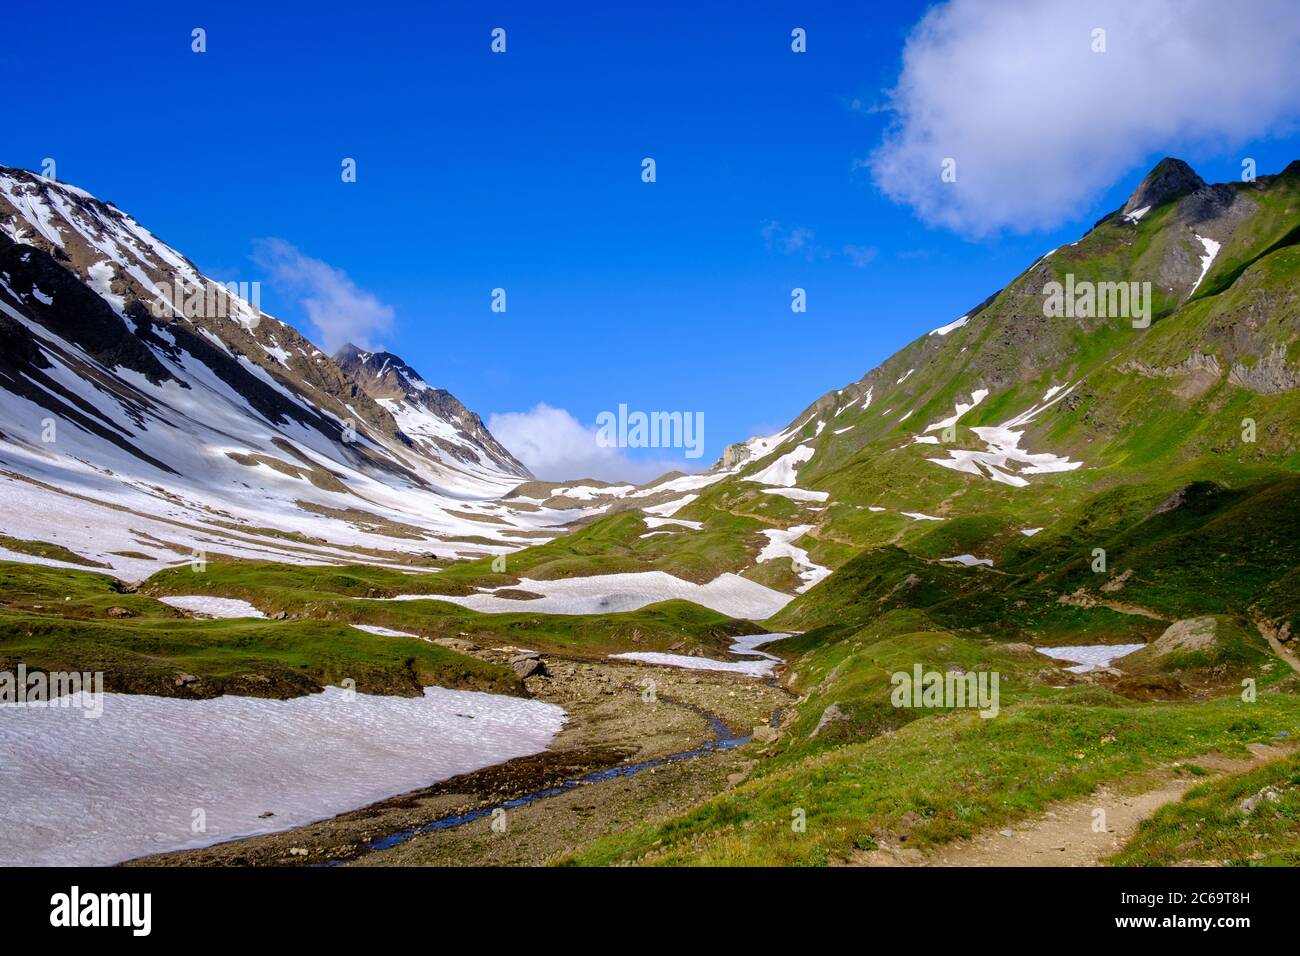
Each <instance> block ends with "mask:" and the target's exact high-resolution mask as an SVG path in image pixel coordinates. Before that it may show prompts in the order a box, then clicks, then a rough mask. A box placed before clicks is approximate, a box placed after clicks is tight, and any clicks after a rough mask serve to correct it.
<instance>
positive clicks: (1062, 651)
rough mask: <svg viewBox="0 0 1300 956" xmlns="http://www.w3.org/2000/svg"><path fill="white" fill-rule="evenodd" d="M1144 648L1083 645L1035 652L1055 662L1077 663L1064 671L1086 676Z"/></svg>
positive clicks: (1138, 645)
mask: <svg viewBox="0 0 1300 956" xmlns="http://www.w3.org/2000/svg"><path fill="white" fill-rule="evenodd" d="M1144 647H1146V645H1145V644H1084V645H1079V646H1072V647H1038V648H1035V650H1037V651H1038V653H1040V654H1046V655H1047V656H1048V657H1054V658H1056V659H1057V660H1062V661H1077V662H1078V663H1077V664H1076V665H1075V666H1074V667H1067V668H1066V670H1067V671H1070V672H1071V673H1074V674H1086V673H1087V672H1088V671H1090V670H1093V669H1094V668H1097V667H1109V666H1110V662H1111V661H1113V660H1118V659H1119V658H1121V657H1124V656H1125V655H1127V654H1132V653H1133V652H1134V651H1136V650H1141V649H1142V648H1144Z"/></svg>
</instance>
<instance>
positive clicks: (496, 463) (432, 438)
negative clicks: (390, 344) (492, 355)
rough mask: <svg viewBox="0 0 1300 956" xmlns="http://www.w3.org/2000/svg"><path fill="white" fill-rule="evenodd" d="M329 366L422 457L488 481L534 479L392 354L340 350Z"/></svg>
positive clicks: (449, 397) (472, 418)
mask: <svg viewBox="0 0 1300 956" xmlns="http://www.w3.org/2000/svg"><path fill="white" fill-rule="evenodd" d="M334 361H336V362H338V364H339V368H341V369H342V370H343V373H344V374H345V375H347V376H348V377H349V378H350V379H352V380H353V381H355V382H357V383H358V384H359V385H360V386H361V387H362V388H363V389H364V390H365V392H366V394H367V395H369V396H370V397H371V398H372V399H374V400H375V401H376V402H377V403H378V404H379V405H380V406H382V407H383V408H384V409H386V410H387V411H388V412H389V414H391V415H392V416H393V419H394V420H395V421H396V422H397V425H398V427H399V428H400V429H401V430H402V433H403V434H405V435H406V436H408V437H409V438H410V439H411V440H412V441H414V442H415V443H416V445H417V446H418V447H419V448H420V451H421V452H423V453H424V454H425V455H426V456H427V457H429V458H431V459H433V460H435V461H440V462H443V463H445V464H446V465H448V466H450V467H452V468H459V469H462V470H465V471H469V472H471V473H475V474H477V473H479V472H485V474H484V479H485V480H487V481H494V482H495V481H499V480H500V476H501V475H502V474H505V475H507V476H510V477H513V478H519V479H522V480H528V479H531V478H532V477H533V476H532V474H531V473H530V472H529V471H528V469H527V468H525V467H524V466H523V465H522V464H520V462H519V461H518V460H517V459H516V458H515V456H514V455H512V454H510V452H509V451H508V450H506V448H505V446H504V445H502V444H501V443H500V442H498V441H497V440H496V438H494V437H493V435H492V433H491V432H490V431H488V430H487V426H486V425H484V424H483V419H481V418H479V417H478V415H476V414H475V413H474V412H471V411H470V410H469V409H468V408H466V407H465V406H464V405H462V404H461V403H460V401H459V400H457V398H456V396H455V395H453V394H451V392H449V391H447V390H446V389H442V388H434V387H433V386H431V385H429V383H428V382H426V381H425V380H424V379H423V378H421V377H420V374H419V373H418V372H416V371H415V369H413V368H411V367H410V366H409V365H407V364H406V363H405V362H403V361H402V360H401V359H400V358H398V357H397V356H396V355H394V354H393V353H392V352H363V351H362V350H361V349H359V348H357V347H356V346H355V345H345V346H344V347H343V348H342V349H340V350H339V351H338V352H337V353H335V355H334Z"/></svg>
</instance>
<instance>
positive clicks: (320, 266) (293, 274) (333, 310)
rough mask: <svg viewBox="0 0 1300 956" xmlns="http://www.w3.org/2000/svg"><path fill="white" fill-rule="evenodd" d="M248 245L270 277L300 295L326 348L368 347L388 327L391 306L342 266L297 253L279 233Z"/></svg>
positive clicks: (375, 341) (326, 349)
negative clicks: (369, 290) (351, 345)
mask: <svg viewBox="0 0 1300 956" xmlns="http://www.w3.org/2000/svg"><path fill="white" fill-rule="evenodd" d="M253 247H254V249H253V259H254V260H255V261H256V262H257V264H258V265H259V266H261V267H262V268H263V269H265V270H267V272H268V274H269V277H270V279H271V281H273V282H276V283H278V284H280V285H282V286H283V287H284V288H285V289H286V290H289V291H292V292H293V293H296V294H298V295H301V296H302V305H303V308H304V309H306V310H307V317H308V318H309V319H310V320H311V323H312V325H314V326H316V328H317V330H318V331H319V332H320V336H321V344H322V345H323V346H324V348H325V351H327V352H331V353H332V352H334V351H335V350H337V349H338V348H339V347H340V346H342V345H345V344H347V343H348V342H351V343H353V344H354V345H357V346H360V347H361V348H374V347H375V346H376V345H377V342H378V337H379V336H382V335H383V334H385V333H386V332H388V330H389V329H390V328H391V327H392V325H393V308H392V306H389V305H385V304H384V303H382V302H380V301H379V300H378V299H377V298H375V296H373V295H371V294H370V293H369V292H366V291H365V290H364V289H360V288H358V287H357V285H356V283H355V282H353V281H352V280H351V279H350V278H348V275H347V273H345V272H344V271H343V270H342V269H337V268H335V267H334V266H332V265H330V264H329V263H328V262H322V261H321V260H320V259H313V258H311V257H310V256H305V255H303V254H302V253H301V252H300V251H299V250H298V249H297V248H296V247H294V246H293V245H291V244H289V243H287V242H285V241H284V240H283V239H258V240H256V241H255V242H254V243H253Z"/></svg>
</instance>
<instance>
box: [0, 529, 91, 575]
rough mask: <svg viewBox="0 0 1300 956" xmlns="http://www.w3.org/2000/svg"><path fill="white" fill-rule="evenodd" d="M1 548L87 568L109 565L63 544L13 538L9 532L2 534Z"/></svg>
mask: <svg viewBox="0 0 1300 956" xmlns="http://www.w3.org/2000/svg"><path fill="white" fill-rule="evenodd" d="M0 548H8V549H9V550H10V551H17V552H18V553H19V554H30V555H32V556H33V557H37V558H49V559H51V560H53V561H66V562H67V563H68V564H80V565H82V566H83V567H87V568H107V567H109V565H107V564H105V563H104V562H102V561H92V560H91V559H90V558H86V557H82V556H81V555H79V554H77V552H75V551H69V550H68V549H67V548H65V547H64V546H63V545H61V544H51V543H50V542H48V541H29V540H25V539H23V538H13V537H10V536H9V535H7V534H0Z"/></svg>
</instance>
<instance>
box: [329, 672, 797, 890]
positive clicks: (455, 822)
mask: <svg viewBox="0 0 1300 956" xmlns="http://www.w3.org/2000/svg"><path fill="white" fill-rule="evenodd" d="M659 700H661V701H663V702H664V703H667V704H673V705H674V706H677V707H685V708H686V709H687V710H690V711H693V712H694V713H697V714H699V715H700V716H701V717H703V718H704V719H705V720H707V721H708V722H709V728H710V729H711V730H712V731H713V739H712V740H709V741H707V742H706V743H704V744H702V745H700V746H699V747H696V748H695V749H693V750H683V751H681V752H680V753H675V754H669V755H668V756H666V757H656V758H655V759H653V760H643V761H640V762H639V763H629V764H619V765H618V766H615V767H608V768H606V769H604V770H594V771H592V772H591V773H589V774H586V775H585V776H582V777H575V778H573V779H571V780H566V781H564V782H563V783H561V784H558V785H557V786H554V787H548V788H546V789H545V790H538V791H536V792H534V793H529V794H525V795H524V796H522V797H515V798H514V799H513V800H505V801H502V802H500V803H495V804H492V805H491V806H486V807H480V808H478V809H477V810H470V811H468V812H467V813H457V814H452V815H450V816H445V817H439V818H438V819H436V820H430V821H429V822H428V823H422V824H420V825H419V826H418V827H408V828H407V829H405V830H399V831H398V832H396V833H393V834H390V835H389V836H386V837H379V838H377V839H374V840H370V841H368V842H367V843H366V844H365V847H364V849H362V851H361V852H362V853H363V854H365V853H371V852H374V851H376V850H387V849H389V848H390V847H395V846H399V845H400V844H403V843H406V842H407V841H408V840H412V839H414V838H415V837H417V836H420V835H421V834H425V833H435V832H437V831H439V830H451V829H454V828H456V827H459V826H463V825H465V824H466V823H473V822H474V821H475V820H481V819H483V818H484V817H489V816H491V815H492V814H493V813H494V812H495V811H497V810H514V809H517V808H518V807H526V806H528V805H529V804H531V803H536V802H537V801H538V800H545V799H547V798H548V797H556V796H559V795H560V794H562V793H567V792H568V791H570V790H573V789H575V788H577V787H580V786H583V785H585V784H590V783H604V782H605V781H607V780H615V779H617V778H619V777H632V776H635V775H636V774H638V773H641V772H643V771H646V770H651V769H653V768H655V767H662V766H665V765H667V764H670V763H675V762H676V761H678V760H688V759H690V758H692V757H702V756H704V755H705V754H709V753H715V752H717V751H719V750H730V749H731V748H732V747H739V746H740V745H741V744H744V743H748V742H749V740H750V737H749V736H748V735H746V736H739V735H736V734H733V733H732V732H731V731H730V730H728V729H727V725H726V724H724V723H723V722H722V719H721V718H720V717H718V716H717V715H716V714H711V713H709V712H708V711H705V710H702V709H701V708H699V707H696V706H695V705H694V704H687V703H684V702H682V701H678V700H672V699H670V698H668V697H663V696H660V697H659ZM779 717H780V711H777V713H776V714H774V715H773V718H772V719H773V721H776V720H778V719H779ZM341 862H343V861H341V860H332V861H330V863H327V864H325V865H326V866H335V865H337V864H339V863H341Z"/></svg>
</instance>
